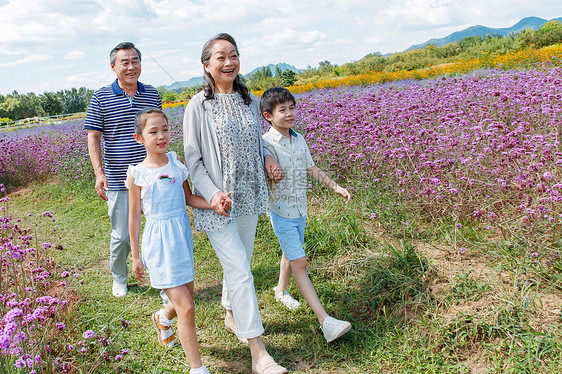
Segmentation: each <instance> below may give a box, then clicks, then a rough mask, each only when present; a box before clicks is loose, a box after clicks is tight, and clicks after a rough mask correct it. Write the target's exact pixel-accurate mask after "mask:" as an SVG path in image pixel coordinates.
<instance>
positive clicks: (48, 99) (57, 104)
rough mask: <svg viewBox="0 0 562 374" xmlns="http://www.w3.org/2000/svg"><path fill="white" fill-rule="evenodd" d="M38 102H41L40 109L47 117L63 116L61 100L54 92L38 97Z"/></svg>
mask: <svg viewBox="0 0 562 374" xmlns="http://www.w3.org/2000/svg"><path fill="white" fill-rule="evenodd" d="M39 100H41V107H42V108H43V110H44V111H45V113H47V115H49V116H56V115H57V114H63V112H64V106H63V104H62V100H61V98H60V97H59V96H57V94H56V93H54V92H45V93H44V94H42V95H39Z"/></svg>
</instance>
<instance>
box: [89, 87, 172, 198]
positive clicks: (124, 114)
mask: <svg viewBox="0 0 562 374" xmlns="http://www.w3.org/2000/svg"><path fill="white" fill-rule="evenodd" d="M146 107H155V108H160V109H162V102H161V101H160V96H159V95H158V91H157V90H156V88H154V87H152V86H150V85H143V84H142V83H141V82H138V91H137V93H136V94H135V97H134V98H133V99H132V100H130V98H129V96H128V95H127V94H126V93H125V92H124V91H123V90H122V89H121V88H120V87H119V85H118V84H117V79H116V80H115V81H114V82H113V84H111V85H109V86H106V87H102V88H100V89H99V90H97V91H96V92H95V93H94V95H93V96H92V99H91V100H90V105H89V107H88V112H87V113H86V119H85V121H84V129H86V130H96V131H100V132H101V133H102V135H103V159H104V172H105V175H106V177H107V183H108V189H109V190H125V189H126V188H125V184H124V182H125V179H126V177H127V168H128V167H129V165H136V164H138V163H139V162H141V161H142V160H143V159H144V157H145V155H146V152H145V149H144V146H143V145H142V144H139V143H137V142H136V140H135V139H134V138H133V134H134V132H135V130H134V121H135V115H136V114H137V112H138V111H140V110H141V109H143V108H146Z"/></svg>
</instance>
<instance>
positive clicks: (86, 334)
mask: <svg viewBox="0 0 562 374" xmlns="http://www.w3.org/2000/svg"><path fill="white" fill-rule="evenodd" d="M82 337H84V339H86V340H88V339H92V338H95V337H96V333H95V332H93V331H92V330H86V331H84V333H83V334H82Z"/></svg>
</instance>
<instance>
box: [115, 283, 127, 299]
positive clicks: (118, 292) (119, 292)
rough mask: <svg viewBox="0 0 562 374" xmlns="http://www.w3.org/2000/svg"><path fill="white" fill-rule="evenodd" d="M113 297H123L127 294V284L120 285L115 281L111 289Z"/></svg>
mask: <svg viewBox="0 0 562 374" xmlns="http://www.w3.org/2000/svg"><path fill="white" fill-rule="evenodd" d="M111 291H112V292H113V296H115V297H123V296H125V295H126V294H127V283H118V282H116V281H113V287H112V289H111Z"/></svg>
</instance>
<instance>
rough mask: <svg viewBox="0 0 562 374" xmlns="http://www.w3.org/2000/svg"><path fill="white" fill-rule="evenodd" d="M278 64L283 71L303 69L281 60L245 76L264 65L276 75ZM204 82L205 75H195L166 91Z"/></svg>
mask: <svg viewBox="0 0 562 374" xmlns="http://www.w3.org/2000/svg"><path fill="white" fill-rule="evenodd" d="M277 66H279V69H281V71H282V72H283V71H285V70H292V71H294V72H295V73H300V72H301V71H303V69H297V68H296V67H294V66H293V65H289V64H285V63H284V62H281V63H279V64H276V65H275V64H269V65H267V66H260V67H257V68H255V69H254V70H252V71H251V72H249V73H248V74H244V77H247V76H249V75H250V74H252V73H255V72H256V71H258V70H259V69H261V68H264V67H269V68H270V69H271V73H272V74H273V76H275V69H276V67H277ZM203 83H205V81H204V80H203V77H193V78H190V79H188V80H186V81H179V82H174V83H172V84H171V85H169V86H164V89H165V90H166V91H174V92H181V91H183V89H184V88H186V87H197V86H200V85H202V84H203Z"/></svg>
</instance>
